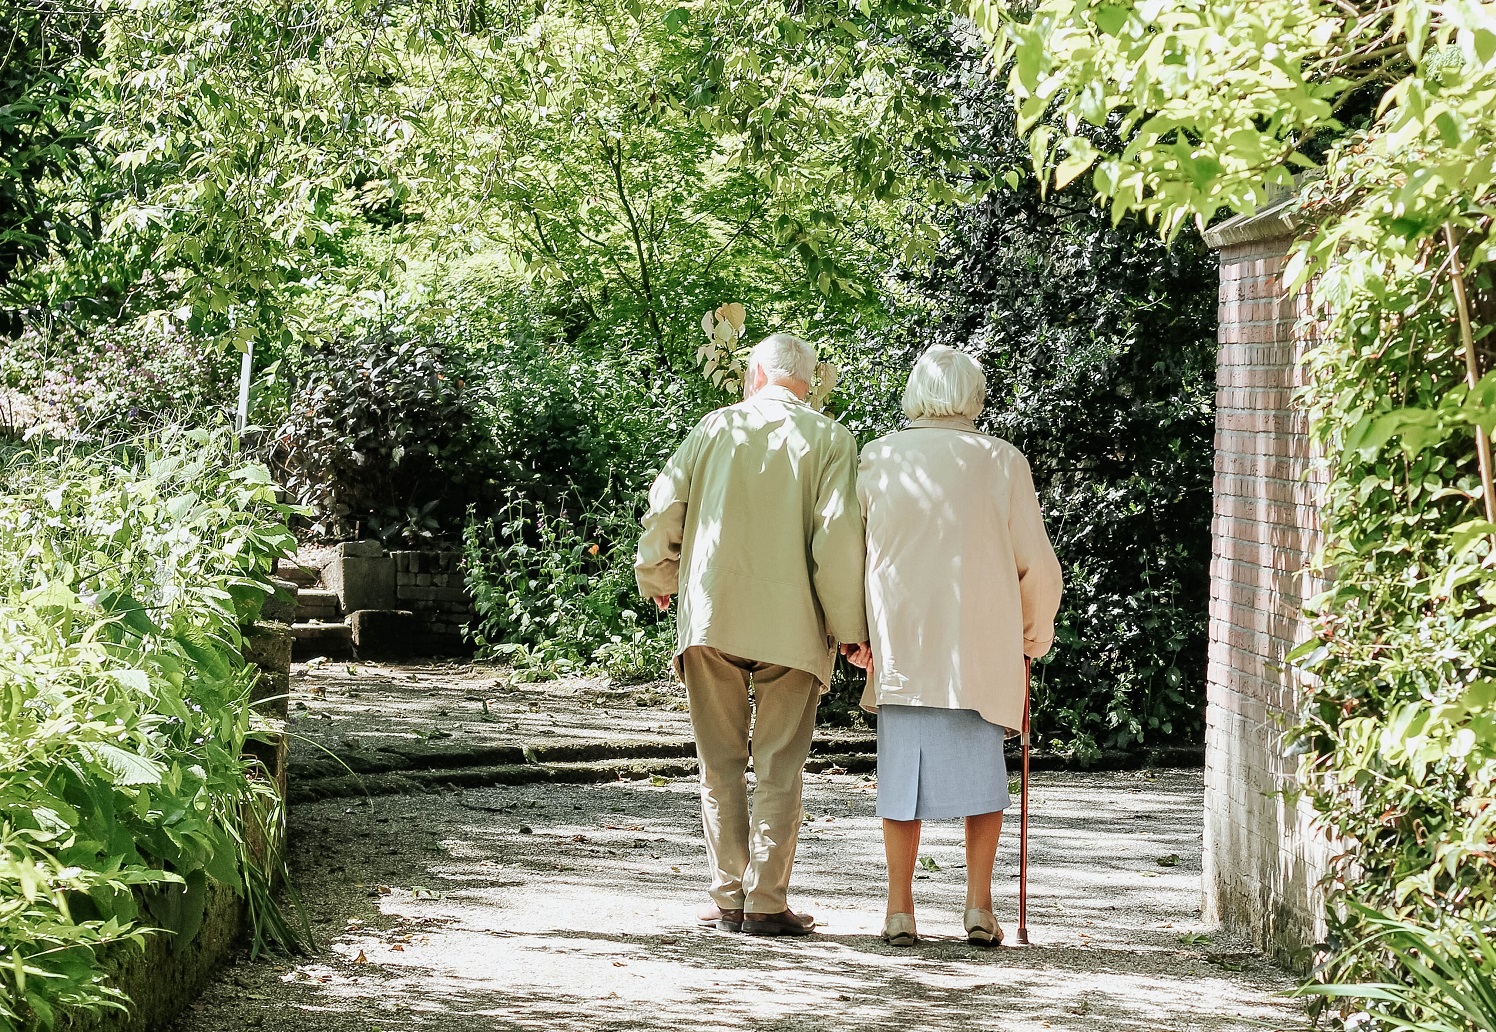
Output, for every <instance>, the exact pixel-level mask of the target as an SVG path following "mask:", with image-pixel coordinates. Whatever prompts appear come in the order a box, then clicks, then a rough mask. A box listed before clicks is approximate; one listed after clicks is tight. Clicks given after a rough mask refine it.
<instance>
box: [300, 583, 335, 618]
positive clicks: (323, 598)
mask: <svg viewBox="0 0 1496 1032" xmlns="http://www.w3.org/2000/svg"><path fill="white" fill-rule="evenodd" d="M342 619H343V607H342V606H341V605H339V603H338V596H337V593H336V592H333V591H328V590H326V589H324V588H303V589H301V592H300V594H298V595H297V596H296V620H297V622H299V623H306V622H307V621H309V620H326V621H334V620H342Z"/></svg>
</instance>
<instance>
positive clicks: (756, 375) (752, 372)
mask: <svg viewBox="0 0 1496 1032" xmlns="http://www.w3.org/2000/svg"><path fill="white" fill-rule="evenodd" d="M768 382H769V374H768V373H766V372H764V369H763V366H756V365H755V366H749V367H748V379H747V381H746V383H747V385H748V389H747V390H746V391H744V392H743V397H744V398H751V397H753V396H754V395H755V394H757V393H758V392H759V391H761V390H763V389H764V385H765V384H767V383H768Z"/></svg>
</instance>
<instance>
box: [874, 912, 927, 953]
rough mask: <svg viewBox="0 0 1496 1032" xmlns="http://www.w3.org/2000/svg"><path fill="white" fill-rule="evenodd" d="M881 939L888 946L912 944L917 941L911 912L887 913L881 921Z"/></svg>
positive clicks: (917, 937) (917, 936)
mask: <svg viewBox="0 0 1496 1032" xmlns="http://www.w3.org/2000/svg"><path fill="white" fill-rule="evenodd" d="M883 941H884V942H886V943H888V945H890V946H913V945H914V944H915V943H917V942H919V933H918V932H916V931H915V930H914V915H913V914H889V915H888V919H887V920H886V921H884V922H883Z"/></svg>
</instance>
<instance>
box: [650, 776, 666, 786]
mask: <svg viewBox="0 0 1496 1032" xmlns="http://www.w3.org/2000/svg"><path fill="white" fill-rule="evenodd" d="M649 783H650V784H651V785H653V786H654V787H655V788H664V787H665V786H666V785H668V784H670V782H669V781H667V780H665V779H664V778H662V777H660V776H659V775H658V774H651V775H650V777H649Z"/></svg>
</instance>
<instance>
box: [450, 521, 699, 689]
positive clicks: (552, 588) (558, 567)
mask: <svg viewBox="0 0 1496 1032" xmlns="http://www.w3.org/2000/svg"><path fill="white" fill-rule="evenodd" d="M611 502H613V500H612V499H605V500H604V501H603V502H601V503H599V504H598V505H596V506H594V507H592V508H590V509H588V510H587V511H586V512H584V513H581V514H580V515H573V514H572V513H569V512H568V511H567V510H566V509H564V508H563V509H560V510H559V511H557V512H556V513H554V514H552V513H551V512H549V511H548V510H547V509H546V508H545V506H544V505H542V504H537V503H534V502H530V501H527V500H525V499H522V498H520V497H517V496H514V497H511V498H510V499H509V501H508V503H507V504H506V505H505V506H504V507H503V509H502V510H501V511H500V513H499V514H498V515H497V516H496V517H494V518H491V519H479V518H477V517H476V516H470V518H469V522H468V525H467V531H466V533H465V535H464V538H463V552H464V560H465V564H466V567H467V577H468V589H469V591H470V592H471V594H472V597H473V605H474V608H475V610H476V611H477V614H478V619H477V622H476V623H475V624H474V625H473V626H472V627H471V628H470V629H469V636H470V638H471V639H472V641H473V642H474V644H475V645H477V646H478V649H479V651H480V653H481V654H484V655H487V656H502V657H505V658H507V659H508V660H509V661H510V662H511V663H513V664H514V665H515V666H516V667H518V668H519V669H521V670H522V671H525V672H526V673H527V675H528V676H530V677H533V678H537V679H538V678H544V677H554V676H556V675H558V674H564V673H573V672H578V671H585V670H590V669H602V670H605V671H607V673H609V674H610V675H611V676H612V677H613V678H614V679H615V680H617V681H621V682H623V683H630V682H637V681H648V680H653V679H655V678H658V677H662V676H664V675H665V671H666V666H667V664H668V662H669V659H670V656H671V654H672V653H673V652H674V648H675V621H674V619H673V617H672V616H670V615H664V614H661V613H659V612H658V610H656V608H655V606H654V604H653V603H652V602H648V601H647V600H643V599H640V598H639V596H638V588H637V586H636V585H635V583H634V550H635V548H636V547H637V545H638V541H639V523H638V514H639V512H640V508H641V506H642V502H643V500H642V498H640V497H638V496H633V497H631V498H630V499H628V500H627V501H625V502H624V503H623V504H610V503H611ZM574 511H575V510H573V512H574Z"/></svg>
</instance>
